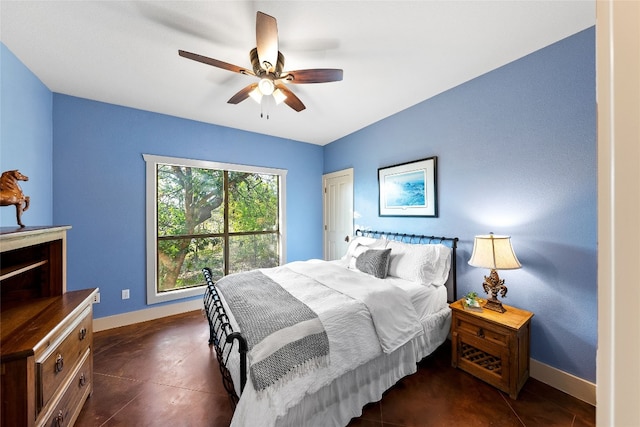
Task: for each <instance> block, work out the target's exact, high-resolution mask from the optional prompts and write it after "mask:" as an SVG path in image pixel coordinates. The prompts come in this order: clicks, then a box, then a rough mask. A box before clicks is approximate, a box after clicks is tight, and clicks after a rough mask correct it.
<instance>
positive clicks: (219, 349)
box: [202, 268, 248, 408]
mask: <svg viewBox="0 0 640 427" xmlns="http://www.w3.org/2000/svg"><path fill="white" fill-rule="evenodd" d="M202 274H203V275H204V279H205V281H206V282H207V290H206V291H205V293H204V297H203V302H204V310H205V313H206V315H207V320H208V321H209V345H213V346H214V348H215V351H216V357H217V359H218V366H219V367H220V374H221V375H222V384H223V385H224V389H225V390H226V391H227V393H228V394H229V398H230V399H231V404H232V405H233V407H234V408H235V406H236V405H237V403H238V400H239V399H240V398H239V397H238V394H237V393H236V390H235V387H234V386H233V379H232V377H231V372H230V371H229V368H228V366H227V362H228V361H229V356H230V355H231V352H232V351H233V350H234V348H236V347H237V351H238V353H239V356H240V394H242V391H243V390H244V386H245V385H246V383H247V351H248V346H247V341H246V339H245V338H244V337H243V336H242V335H241V334H240V333H239V332H234V331H233V328H232V327H231V324H230V323H229V317H228V316H227V313H226V311H225V309H224V306H223V305H222V301H221V300H220V295H219V294H218V291H217V289H216V286H215V283H213V279H212V276H211V270H210V269H209V268H203V269H202ZM236 342H237V346H236Z"/></svg>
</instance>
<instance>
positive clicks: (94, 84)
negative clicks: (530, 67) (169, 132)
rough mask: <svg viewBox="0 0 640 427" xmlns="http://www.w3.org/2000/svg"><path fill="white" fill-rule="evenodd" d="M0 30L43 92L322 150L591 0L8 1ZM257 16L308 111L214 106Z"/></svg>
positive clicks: (227, 88) (530, 46)
mask: <svg viewBox="0 0 640 427" xmlns="http://www.w3.org/2000/svg"><path fill="white" fill-rule="evenodd" d="M0 7H1V9H0V13H1V15H0V36H1V40H2V42H3V43H4V44H5V45H6V46H7V47H8V48H9V50H11V51H12V52H13V53H14V54H15V55H16V56H17V57H18V58H19V59H20V60H21V61H22V62H23V63H24V64H25V65H26V66H27V67H28V68H29V69H30V70H31V71H32V72H34V73H35V74H36V75H37V76H38V77H39V78H40V80H42V82H43V83H44V84H45V85H46V86H47V87H48V88H49V89H50V90H51V91H53V92H57V93H62V94H68V95H73V96H78V97H82V98H88V99H93V100H97V101H103V102H108V103H112V104H117V105H123V106H128V107H133V108H139V109H143V110H148V111H153V112H158V113H163V114H169V115H172V116H177V117H183V118H187V119H192V120H197V121H201V122H206V123H213V124H217V125H222V126H228V127H232V128H237V129H243V130H247V131H252V132H258V133H262V134H267V135H273V136H278V137H282V138H289V139H293V140H297V141H304V142H309V143H313V144H320V145H324V144H327V143H329V142H332V141H334V140H336V139H338V138H340V137H343V136H345V135H348V134H350V133H352V132H355V131H357V130H359V129H361V128H363V127H366V126H368V125H370V124H371V123H374V122H376V121H379V120H381V119H383V118H385V117H388V116H390V115H392V114H394V113H397V112H398V111H401V110H404V109H406V108H408V107H410V106H412V105H415V104H417V103H419V102H421V101H424V100H425V99H428V98H430V97H432V96H434V95H437V94H439V93H441V92H443V91H445V90H447V89H450V88H452V87H454V86H457V85H459V84H461V83H464V82H465V81H468V80H470V79H473V78H474V77H477V76H479V75H481V74H484V73H486V72H488V71H491V70H493V69H495V68H497V67H500V66H502V65H504V64H507V63H509V62H511V61H513V60H515V59H518V58H520V57H522V56H525V55H527V54H529V53H531V52H534V51H536V50H538V49H540V48H542V47H545V46H547V45H549V44H551V43H554V42H556V41H558V40H560V39H563V38H565V37H567V36H570V35H572V34H575V33H576V32H578V31H581V30H583V29H585V28H588V27H590V26H592V25H594V24H595V1H593V0H588V1H587V0H572V1H554V0H546V1H527V0H510V1H505V0H503V1H483V0H473V1H451V0H449V1H206V2H205V1H169V2H164V1H55V0H53V1H51V0H50V1H24V0H23V1H7V0H2V1H1V2H0ZM256 11H262V12H265V13H267V14H269V15H272V16H274V17H275V18H276V19H277V21H278V32H279V40H280V51H281V52H282V53H283V54H284V56H285V59H286V62H285V67H284V68H285V70H297V69H305V68H342V69H343V70H344V80H343V81H341V82H333V83H323V84H308V85H290V86H289V87H290V89H292V90H293V91H294V92H295V93H296V94H297V95H298V97H299V98H300V99H301V100H302V102H304V103H305V105H306V106H307V109H306V110H304V111H302V112H300V113H296V112H295V111H293V110H292V109H290V108H289V107H287V106H285V105H284V104H282V105H280V106H277V107H276V106H268V107H265V109H264V113H265V115H266V113H269V119H266V117H263V118H261V117H260V112H261V107H260V106H259V105H258V104H257V103H255V102H254V101H253V100H252V99H247V100H245V101H244V102H242V103H240V104H238V105H232V104H227V100H228V99H229V98H230V97H231V96H232V95H233V94H235V93H236V92H237V91H239V90H240V89H241V88H242V87H244V86H246V85H248V84H249V83H253V82H254V81H256V78H255V77H252V76H244V75H240V74H235V73H232V72H229V71H226V70H222V69H218V68H214V67H211V66H208V65H205V64H202V63H199V62H195V61H191V60H188V59H185V58H182V57H179V56H178V49H183V50H187V51H191V52H195V53H199V54H201V55H205V56H209V57H212V58H215V59H219V60H222V61H225V62H229V63H232V64H235V65H239V66H242V67H247V68H249V69H250V68H251V64H250V62H249V51H250V50H251V49H252V48H253V47H255V19H256Z"/></svg>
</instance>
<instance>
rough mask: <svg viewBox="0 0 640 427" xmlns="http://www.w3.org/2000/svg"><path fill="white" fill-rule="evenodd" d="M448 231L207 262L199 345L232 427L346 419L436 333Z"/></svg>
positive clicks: (443, 318) (443, 302)
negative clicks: (285, 259)
mask: <svg viewBox="0 0 640 427" xmlns="http://www.w3.org/2000/svg"><path fill="white" fill-rule="evenodd" d="M457 241H458V239H457V238H447V237H434V236H423V235H413V234H400V233H391V232H382V231H361V230H358V231H356V233H355V235H354V237H353V238H352V239H351V242H350V244H349V248H348V250H347V253H346V254H345V255H344V256H343V257H342V259H340V260H335V261H321V260H309V261H297V262H292V263H288V264H285V265H283V266H279V267H274V268H269V269H260V270H254V271H252V272H245V273H237V274H232V275H229V276H225V277H223V278H222V279H220V280H219V281H218V282H216V283H214V281H213V279H212V277H211V272H210V270H209V269H208V268H205V269H203V274H204V277H205V280H206V283H207V288H206V291H205V294H204V307H205V312H206V315H207V319H208V321H209V332H210V335H209V344H210V345H212V346H214V347H215V353H216V356H217V359H218V365H219V367H220V372H221V374H222V380H223V385H224V387H225V390H226V391H227V392H228V393H229V396H230V399H231V402H232V404H233V406H234V415H233V419H232V422H231V425H232V426H248V425H251V426H345V425H347V424H348V423H349V421H350V420H351V419H352V418H354V417H358V416H360V415H361V414H362V408H363V406H364V405H366V404H367V403H369V402H375V401H378V400H380V399H381V398H382V393H383V392H384V391H386V390H387V389H389V388H390V387H391V386H393V385H394V384H395V383H396V382H397V381H398V380H399V379H401V378H403V377H405V376H407V375H411V374H413V373H415V372H416V370H417V363H418V362H419V361H420V360H421V359H423V358H424V357H426V356H428V355H429V354H431V353H432V352H433V351H434V350H435V349H436V348H437V347H438V346H440V345H441V344H442V343H443V342H444V341H445V340H446V338H447V335H448V333H449V329H450V323H451V310H450V309H449V307H448V302H451V301H453V300H455V299H456V274H455V273H456V253H455V251H456V246H457Z"/></svg>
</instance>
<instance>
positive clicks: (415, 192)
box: [378, 156, 438, 217]
mask: <svg viewBox="0 0 640 427" xmlns="http://www.w3.org/2000/svg"><path fill="white" fill-rule="evenodd" d="M436 163H437V157H435V156H434V157H429V158H426V159H422V160H416V161H413V162H408V163H402V164H399V165H393V166H387V167H384V168H380V169H378V192H379V214H380V216H431V217H437V216H438V194H437V186H436V169H437V167H436Z"/></svg>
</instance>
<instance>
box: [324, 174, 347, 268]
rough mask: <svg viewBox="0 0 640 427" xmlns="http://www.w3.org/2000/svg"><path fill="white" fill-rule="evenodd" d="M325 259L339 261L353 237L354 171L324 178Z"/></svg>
mask: <svg viewBox="0 0 640 427" xmlns="http://www.w3.org/2000/svg"><path fill="white" fill-rule="evenodd" d="M322 188H323V192H324V197H323V200H324V203H323V204H324V215H323V217H324V218H323V220H324V259H325V260H327V261H330V260H334V259H339V258H340V257H342V255H344V254H345V252H346V251H347V247H348V246H349V238H350V237H351V236H352V235H353V169H345V170H342V171H338V172H332V173H329V174H326V175H323V176H322Z"/></svg>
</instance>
